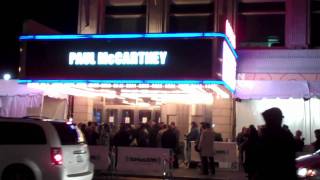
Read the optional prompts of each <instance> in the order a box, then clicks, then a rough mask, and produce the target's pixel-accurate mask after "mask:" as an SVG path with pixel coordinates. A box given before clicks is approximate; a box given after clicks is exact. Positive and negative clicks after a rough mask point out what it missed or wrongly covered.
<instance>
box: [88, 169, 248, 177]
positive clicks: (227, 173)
mask: <svg viewBox="0 0 320 180" xmlns="http://www.w3.org/2000/svg"><path fill="white" fill-rule="evenodd" d="M103 179H106V180H107V179H114V180H138V179H143V180H145V179H146V180H156V179H157V180H159V179H168V180H169V179H170V180H171V179H185V180H188V179H190V180H192V179H208V180H246V179H247V178H246V174H245V173H244V172H243V171H241V170H240V171H237V170H230V169H216V174H215V175H202V174H201V171H200V169H199V168H195V169H190V168H187V167H184V166H182V167H180V168H179V169H175V170H173V177H171V178H164V177H159V176H156V175H152V174H146V173H144V174H139V175H138V174H124V173H114V174H113V176H111V175H110V174H109V173H96V175H95V178H94V180H103Z"/></svg>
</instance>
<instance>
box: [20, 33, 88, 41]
mask: <svg viewBox="0 0 320 180" xmlns="http://www.w3.org/2000/svg"><path fill="white" fill-rule="evenodd" d="M20 37H21V36H20ZM33 37H34V39H35V40H50V39H61V40H62V39H87V38H88V36H87V35H85V34H76V35H73V34H70V35H68V34H64V35H35V36H33Z"/></svg>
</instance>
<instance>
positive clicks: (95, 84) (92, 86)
mask: <svg viewBox="0 0 320 180" xmlns="http://www.w3.org/2000/svg"><path fill="white" fill-rule="evenodd" d="M99 86H100V84H98V83H89V84H88V87H91V88H98V87H99Z"/></svg>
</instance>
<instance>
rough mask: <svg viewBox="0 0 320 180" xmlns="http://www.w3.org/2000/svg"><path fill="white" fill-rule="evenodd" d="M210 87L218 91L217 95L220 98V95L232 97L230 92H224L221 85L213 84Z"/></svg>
mask: <svg viewBox="0 0 320 180" xmlns="http://www.w3.org/2000/svg"><path fill="white" fill-rule="evenodd" d="M210 88H211V89H212V90H213V91H215V92H216V93H217V97H218V98H220V97H221V98H226V99H228V98H230V96H229V94H228V93H226V92H224V91H223V90H222V89H221V88H220V87H218V86H212V87H210Z"/></svg>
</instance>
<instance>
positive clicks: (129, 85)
mask: <svg viewBox="0 0 320 180" xmlns="http://www.w3.org/2000/svg"><path fill="white" fill-rule="evenodd" d="M125 87H126V88H136V87H137V85H136V84H126V85H125Z"/></svg>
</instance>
